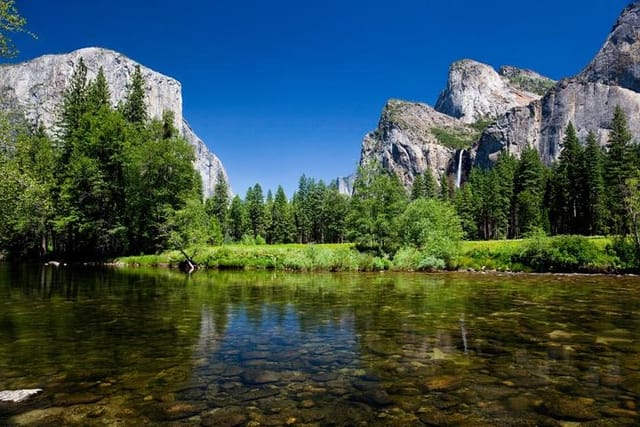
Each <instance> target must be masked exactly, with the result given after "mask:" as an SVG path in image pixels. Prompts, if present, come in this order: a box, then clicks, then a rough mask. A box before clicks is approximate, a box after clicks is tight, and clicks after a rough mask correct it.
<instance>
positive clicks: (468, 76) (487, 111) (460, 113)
mask: <svg viewBox="0 0 640 427" xmlns="http://www.w3.org/2000/svg"><path fill="white" fill-rule="evenodd" d="M551 86H553V81H552V80H550V79H547V78H546V77H543V76H541V75H540V74H537V73H534V72H533V71H529V70H521V69H519V68H515V67H502V68H501V69H500V73H498V72H496V70H494V69H493V67H491V66H489V65H486V64H482V63H480V62H476V61H473V60H470V59H464V60H462V61H458V62H454V63H453V64H452V65H451V67H450V68H449V79H448V81H447V87H446V89H445V90H444V91H443V92H442V93H441V94H440V97H439V98H438V101H437V102H436V106H435V109H436V110H437V111H439V112H441V113H444V114H447V115H449V116H452V117H457V118H460V120H462V121H463V122H465V123H474V122H477V121H478V120H482V119H492V118H496V117H498V116H500V115H502V114H504V113H505V112H507V111H508V110H510V109H511V108H514V107H521V106H525V105H528V104H529V103H531V102H532V101H534V100H536V99H539V98H540V97H541V96H542V94H543V93H544V91H545V89H548V88H550V87H551Z"/></svg>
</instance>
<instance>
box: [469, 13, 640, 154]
mask: <svg viewBox="0 0 640 427" xmlns="http://www.w3.org/2000/svg"><path fill="white" fill-rule="evenodd" d="M639 64H640V2H634V3H633V4H631V5H629V6H628V7H627V8H626V9H625V10H624V11H623V12H622V14H621V16H620V17H619V18H618V21H617V22H616V24H615V25H614V27H613V29H612V31H611V33H610V35H609V37H608V38H607V40H606V42H605V44H604V46H603V47H602V48H601V49H600V51H599V52H598V54H597V55H596V56H595V58H594V59H593V60H592V61H591V63H590V64H589V65H587V67H586V68H585V69H584V70H583V71H582V72H580V73H579V74H578V75H576V76H575V77H572V78H568V79H564V80H562V81H560V82H558V83H557V84H556V85H555V86H554V87H553V88H552V89H551V90H549V91H548V92H547V93H546V95H545V96H544V97H542V99H540V100H536V101H533V102H532V103H530V104H529V105H527V106H524V107H516V108H513V109H511V110H510V111H508V112H507V113H506V114H505V115H504V116H502V117H500V118H499V119H498V120H497V121H495V122H494V123H492V124H491V125H490V126H489V127H488V128H487V129H486V131H485V132H484V134H483V135H482V137H481V139H480V141H479V143H478V144H477V146H476V147H475V151H476V152H477V154H476V162H477V163H478V164H480V165H483V166H484V165H489V164H491V163H492V161H493V160H494V159H495V158H496V157H497V155H498V154H499V153H500V152H501V151H503V150H504V151H508V152H510V153H512V154H514V155H516V156H519V155H520V153H521V151H522V149H523V148H524V147H525V146H527V145H530V146H533V147H535V148H536V149H537V150H538V151H539V152H540V154H541V157H542V159H543V161H544V162H545V163H546V164H550V163H552V162H553V161H555V160H556V159H557V158H558V156H559V154H560V151H561V144H562V139H563V138H564V131H565V129H566V127H567V125H568V124H569V122H572V123H573V125H574V126H575V128H576V130H577V132H578V136H579V137H580V138H581V140H584V138H585V137H586V135H587V134H588V133H589V131H593V132H595V134H596V136H597V138H598V141H599V143H600V144H601V145H603V146H604V145H606V144H607V141H608V137H609V127H610V123H611V118H612V117H613V111H614V109H615V107H616V106H617V105H619V106H620V107H621V108H622V110H623V111H624V112H625V113H626V115H627V119H628V124H629V128H630V130H631V133H632V134H633V135H637V136H638V135H640V65H639Z"/></svg>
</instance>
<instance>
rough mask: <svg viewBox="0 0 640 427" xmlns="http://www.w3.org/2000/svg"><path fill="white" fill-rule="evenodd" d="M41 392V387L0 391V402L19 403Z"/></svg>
mask: <svg viewBox="0 0 640 427" xmlns="http://www.w3.org/2000/svg"><path fill="white" fill-rule="evenodd" d="M40 393H42V389H41V388H34V389H25V390H3V391H0V402H10V403H20V402H23V401H25V400H27V399H29V398H31V397H33V396H36V395H38V394H40Z"/></svg>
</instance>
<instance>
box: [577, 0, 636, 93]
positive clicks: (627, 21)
mask: <svg viewBox="0 0 640 427" xmlns="http://www.w3.org/2000/svg"><path fill="white" fill-rule="evenodd" d="M578 78H579V79H581V80H584V81H590V82H599V83H604V84H607V85H613V86H621V87H624V88H626V89H631V90H633V91H634V92H640V2H637V1H636V2H633V3H632V4H630V5H629V6H627V7H626V8H625V9H624V11H623V12H622V14H621V15H620V17H619V18H618V21H617V22H616V24H615V25H614V27H613V29H612V30H611V33H610V34H609V37H608V38H607V40H606V42H605V44H604V46H603V47H602V49H600V52H598V54H597V55H596V57H595V58H594V59H593V61H591V63H590V64H589V65H588V66H587V67H586V68H585V69H584V70H583V71H582V72H581V73H580V74H579V75H578Z"/></svg>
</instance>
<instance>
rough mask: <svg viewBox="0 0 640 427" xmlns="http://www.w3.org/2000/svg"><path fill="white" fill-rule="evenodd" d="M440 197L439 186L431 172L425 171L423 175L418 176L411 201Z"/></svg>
mask: <svg viewBox="0 0 640 427" xmlns="http://www.w3.org/2000/svg"><path fill="white" fill-rule="evenodd" d="M437 195H438V185H437V184H436V180H435V179H434V177H433V174H432V173H431V170H429V169H425V171H424V172H423V173H421V174H416V176H415V177H414V180H413V185H412V187H411V200H416V199H420V198H426V199H429V198H432V197H436V196H437Z"/></svg>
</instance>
